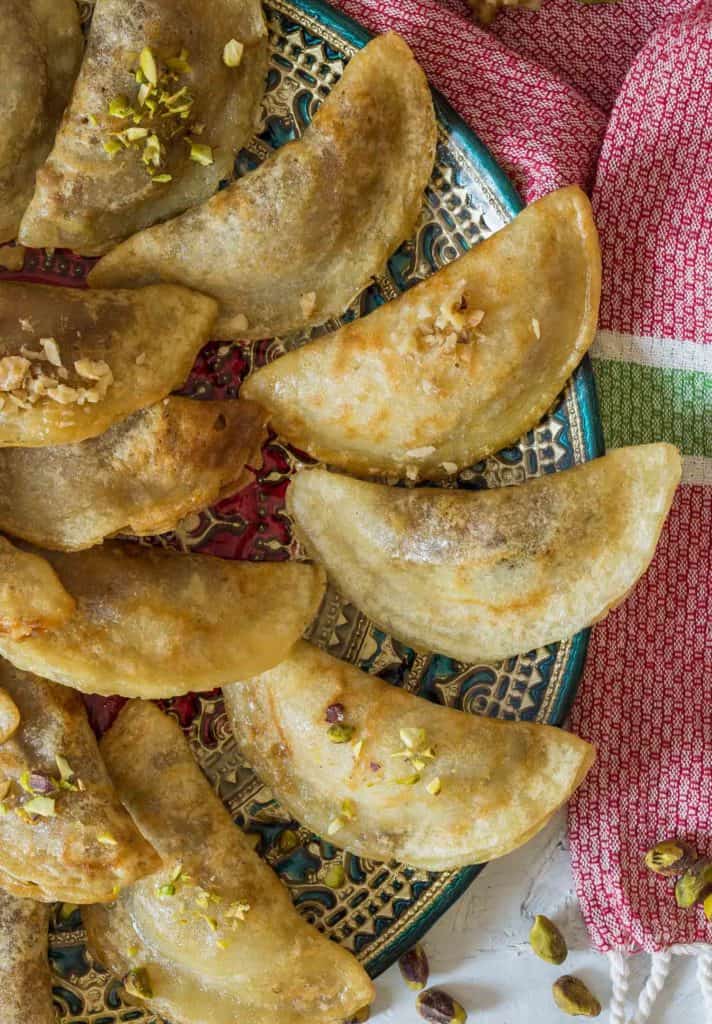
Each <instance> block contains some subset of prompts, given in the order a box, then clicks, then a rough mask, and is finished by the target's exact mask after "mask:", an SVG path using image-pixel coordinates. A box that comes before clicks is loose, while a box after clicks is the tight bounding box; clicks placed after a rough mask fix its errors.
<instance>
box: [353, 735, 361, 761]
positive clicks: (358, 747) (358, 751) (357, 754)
mask: <svg viewBox="0 0 712 1024" xmlns="http://www.w3.org/2000/svg"><path fill="white" fill-rule="evenodd" d="M362 750H363V740H357V741H356V742H355V743H354V745H353V752H354V758H355V759H356V760H358V759H359V757H360V756H361V751H362Z"/></svg>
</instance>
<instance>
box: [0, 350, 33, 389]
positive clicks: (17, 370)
mask: <svg viewBox="0 0 712 1024" xmlns="http://www.w3.org/2000/svg"><path fill="white" fill-rule="evenodd" d="M29 368H30V361H29V359H25V357H24V356H3V357H2V359H0V391H15V390H17V388H21V387H22V385H23V383H24V380H25V377H26V376H27V371H28V370H29Z"/></svg>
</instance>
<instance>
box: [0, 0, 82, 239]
mask: <svg viewBox="0 0 712 1024" xmlns="http://www.w3.org/2000/svg"><path fill="white" fill-rule="evenodd" d="M82 46H83V39H82V32H81V29H80V27H79V15H78V13H77V5H76V4H75V2H74V0H3V5H2V33H1V34H0V68H2V89H0V242H6V241H8V240H9V239H11V238H14V237H15V235H16V234H17V229H18V227H19V225H20V219H21V217H22V214H23V213H24V211H25V207H26V206H27V204H28V203H29V201H30V198H31V196H32V190H33V188H34V183H35V172H36V171H37V168H38V167H39V166H40V164H41V163H42V161H43V160H44V158H45V157H46V156H47V154H48V153H49V150H50V147H51V145H52V140H53V138H54V133H55V131H56V129H57V126H58V124H59V121H60V118H61V116H62V111H63V110H64V108H65V106H66V104H67V101H68V99H69V94H70V92H71V90H72V83H73V82H74V78H75V75H76V73H77V71H78V69H79V62H80V60H81V55H82Z"/></svg>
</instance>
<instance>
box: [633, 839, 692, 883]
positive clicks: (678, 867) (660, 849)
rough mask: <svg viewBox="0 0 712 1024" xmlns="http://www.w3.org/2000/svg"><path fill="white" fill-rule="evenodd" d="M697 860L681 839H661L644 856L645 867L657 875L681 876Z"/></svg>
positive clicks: (688, 845) (687, 844)
mask: <svg viewBox="0 0 712 1024" xmlns="http://www.w3.org/2000/svg"><path fill="white" fill-rule="evenodd" d="M696 860H697V852H696V851H695V850H694V849H693V848H692V847H691V846H690V844H689V843H685V842H683V841H682V840H681V839H663V840H662V842H660V843H656V844H655V846H651V847H650V849H649V850H648V852H647V853H646V854H645V866H646V868H650V870H651V871H655V873H656V874H658V875H670V876H675V875H682V874H684V873H685V871H687V869H688V868H690V867H692V865H693V864H694V863H695V861H696Z"/></svg>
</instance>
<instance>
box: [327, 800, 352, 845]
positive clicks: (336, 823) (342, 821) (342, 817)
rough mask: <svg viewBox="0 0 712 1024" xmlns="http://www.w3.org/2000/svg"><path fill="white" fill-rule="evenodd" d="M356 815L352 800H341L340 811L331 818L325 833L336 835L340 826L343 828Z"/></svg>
mask: <svg viewBox="0 0 712 1024" xmlns="http://www.w3.org/2000/svg"><path fill="white" fill-rule="evenodd" d="M355 817H356V808H355V806H354V803H353V801H352V800H343V801H342V802H341V809H340V813H339V814H337V815H336V817H335V818H332V819H331V821H330V822H329V825H328V827H327V830H326V834H327V835H329V836H334V835H336V833H337V832H340V831H341V829H342V828H345V827H346V826H347V825H348V823H349V822H350V821H353V819H354V818H355Z"/></svg>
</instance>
